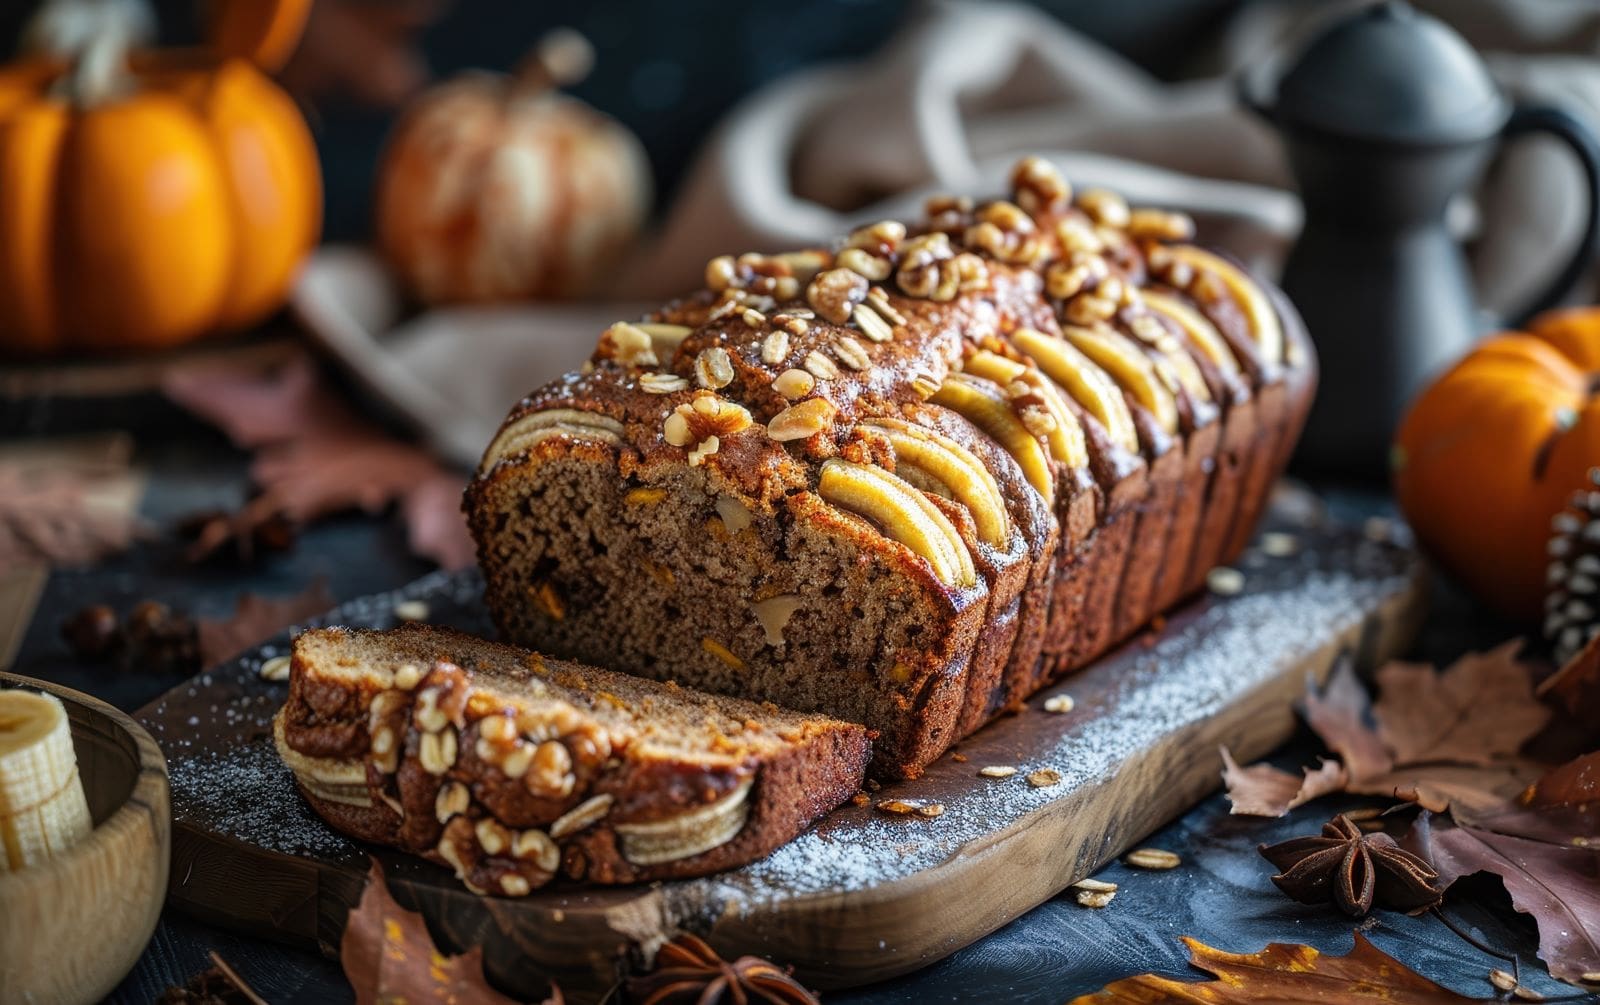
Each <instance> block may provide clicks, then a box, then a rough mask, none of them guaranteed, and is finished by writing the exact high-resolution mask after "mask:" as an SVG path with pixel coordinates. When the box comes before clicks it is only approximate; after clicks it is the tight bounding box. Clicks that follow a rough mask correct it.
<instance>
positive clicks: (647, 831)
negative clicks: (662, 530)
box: [273, 626, 869, 896]
mask: <svg viewBox="0 0 1600 1005" xmlns="http://www.w3.org/2000/svg"><path fill="white" fill-rule="evenodd" d="M273 726H274V734H275V737H274V738H275V740H276V743H277V747H278V752H279V754H280V756H281V757H282V758H283V760H284V762H285V763H286V764H287V765H288V766H289V768H290V769H291V770H292V771H293V772H294V774H295V777H296V780H297V781H298V783H299V785H300V789H301V791H302V792H303V793H304V795H305V797H306V799H307V800H308V801H309V802H310V803H311V805H312V807H313V808H314V809H315V810H316V811H317V812H318V813H319V814H320V815H321V816H322V817H324V818H325V819H326V820H328V821H329V822H330V823H332V824H333V825H334V826H335V827H337V828H339V829H340V830H342V831H344V832H346V833H348V834H350V835H352V836H354V837H357V838H360V839H362V840H366V841H376V842H380V843H383V844H390V845H394V846H395V847H398V848H403V849H405V850H407V851H411V852H415V853H417V854H420V855H423V856H425V857H427V858H430V859H432V860H434V861H436V862H439V863H441V864H444V865H449V866H451V867H452V868H454V869H455V870H456V874H457V875H458V876H459V877H460V878H461V880H462V881H463V882H465V883H466V885H467V886H468V887H470V888H472V889H473V890H475V891H477V892H485V891H488V892H492V893H498V894H504V895H509V896H521V895H524V894H526V893H528V892H529V891H531V890H532V889H534V888H536V887H539V886H542V885H543V884H544V883H546V882H548V881H549V880H550V879H551V878H552V877H553V876H555V875H557V874H558V873H559V874H564V875H566V876H568V877H570V878H573V879H585V880H588V881H591V882H597V883H631V882H636V881H640V880H651V879H667V878H671V877H681V876H698V875H702V874H704V873H709V872H716V871H718V870H721V869H727V868H730V867H732V866H736V865H742V864H744V863H746V862H750V861H753V860H755V859H757V858H760V857H762V856H763V855H766V854H767V853H768V852H770V851H772V850H773V849H774V848H776V847H778V846H779V845H781V844H783V843H785V842H787V841H789V840H791V839H792V838H794V837H795V835H797V834H799V833H800V831H802V830H803V829H805V827H806V826H807V825H809V824H810V823H811V821H813V820H815V819H816V818H817V817H819V816H821V815H822V814H823V813H826V812H827V811H828V810H830V809H832V808H834V807H835V806H837V805H839V804H840V803H842V802H844V801H845V800H846V799H848V798H850V796H851V795H852V794H854V793H855V792H856V791H857V790H858V789H859V788H860V785H861V782H862V778H863V775H864V772H865V770H866V765H867V759H868V756H869V753H868V739H867V735H866V731H865V730H864V729H862V728H861V727H860V726H856V725H851V724H847V723H842V722H834V721H831V720H828V719H824V718H822V717H820V716H813V715H801V714H798V713H793V712H783V711H780V710H778V709H776V708H774V707H772V706H771V705H757V704H755V703H754V702H748V701H741V700H739V699H735V698H714V697H712V696H710V695H705V694H697V693H695V692H692V691H687V690H684V689H682V688H679V687H677V686H676V685H673V684H660V683H656V682H654V681H648V680H642V679H640V678H637V677H630V676H627V675H624V674H617V673H611V672H608V671H605V670H597V669H594V668H592V667H586V666H579V665H576V664H571V663H562V662H558V661H556V660H546V659H543V658H542V657H540V656H537V655H535V654H533V653H529V652H525V651H523V650H520V649H514V648H512V647H510V646H503V645H498V644H495V643H492V642H485V641H482V640H480V639H475V638H472V637H471V636H467V635H463V634H461V633H459V632H454V631H449V630H446V629H439V628H428V627H423V626H403V627H400V628H395V629H392V630H389V631H355V630H350V629H343V628H322V629H313V630H311V631H307V632H305V633H303V634H301V635H300V637H299V638H297V639H296V640H295V643H294V655H293V657H292V662H291V669H290V677H289V698H288V701H287V702H286V703H285V705H284V707H283V709H282V711H280V712H279V713H278V716H277V718H276V719H275V720H274V723H273Z"/></svg>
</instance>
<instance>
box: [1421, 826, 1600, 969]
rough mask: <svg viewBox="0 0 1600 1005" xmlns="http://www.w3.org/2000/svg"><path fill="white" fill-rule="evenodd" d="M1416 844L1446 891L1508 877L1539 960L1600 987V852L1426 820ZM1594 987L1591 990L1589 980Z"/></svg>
mask: <svg viewBox="0 0 1600 1005" xmlns="http://www.w3.org/2000/svg"><path fill="white" fill-rule="evenodd" d="M1407 843H1408V844H1410V845H1411V846H1412V848H1413V849H1414V850H1416V851H1417V852H1418V854H1420V855H1422V856H1423V857H1424V858H1426V859H1427V860H1428V861H1429V862H1431V863H1432V864H1433V867H1434V869H1435V870H1436V871H1437V872H1438V873H1439V876H1440V878H1441V879H1442V880H1443V881H1444V882H1445V883H1453V882H1454V881H1455V880H1457V879H1459V878H1461V877H1462V876H1470V875H1472V874H1473V873H1476V872H1489V873H1493V874H1494V875H1496V876H1499V877H1500V880H1501V882H1503V883H1504V884H1505V887H1506V892H1507V893H1509V894H1510V895H1511V903H1512V905H1513V906H1514V907H1515V908H1516V909H1517V910H1518V911H1521V912H1522V913H1524V914H1530V915H1532V916H1533V920H1534V922H1535V924H1536V925H1537V926H1538V928H1539V958H1540V959H1542V960H1544V962H1545V965H1546V966H1547V967H1549V969H1550V975H1551V976H1552V977H1555V978H1557V979H1558V980H1563V981H1569V982H1571V983H1574V984H1578V983H1587V984H1588V985H1589V986H1594V985H1596V984H1600V979H1596V977H1595V975H1597V974H1600V849H1596V848H1574V847H1571V846H1568V847H1562V846H1560V845H1555V844H1549V843H1546V842H1543V841H1532V840H1528V839H1527V838H1521V837H1513V836H1511V835H1508V834H1496V833H1493V832H1491V831H1486V830H1480V829H1478V828H1476V827H1458V826H1454V825H1452V824H1450V823H1448V822H1443V823H1441V824H1439V825H1438V826H1437V827H1435V826H1433V824H1432V823H1431V822H1430V821H1429V820H1428V818H1427V816H1426V815H1425V814H1424V815H1423V816H1422V817H1421V818H1419V819H1418V821H1417V823H1416V824H1415V825H1414V826H1413V828H1412V833H1411V835H1410V836H1409V838H1408V841H1407ZM1585 977H1587V978H1589V980H1588V981H1587V982H1585V980H1584V978H1585Z"/></svg>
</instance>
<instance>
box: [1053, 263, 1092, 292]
mask: <svg viewBox="0 0 1600 1005" xmlns="http://www.w3.org/2000/svg"><path fill="white" fill-rule="evenodd" d="M1092 278H1093V277H1092V276H1090V274H1089V267H1088V266H1087V265H1084V264H1081V263H1079V264H1076V265H1074V264H1071V263H1068V262H1052V263H1051V264H1050V267H1049V268H1048V269H1046V270H1045V273H1044V291H1045V292H1046V293H1048V294H1049V295H1050V296H1052V297H1055V298H1056V299H1058V300H1070V299H1072V298H1073V297H1075V296H1077V295H1078V294H1079V293H1081V292H1083V288H1084V287H1085V286H1088V285H1089V280H1090V279H1092Z"/></svg>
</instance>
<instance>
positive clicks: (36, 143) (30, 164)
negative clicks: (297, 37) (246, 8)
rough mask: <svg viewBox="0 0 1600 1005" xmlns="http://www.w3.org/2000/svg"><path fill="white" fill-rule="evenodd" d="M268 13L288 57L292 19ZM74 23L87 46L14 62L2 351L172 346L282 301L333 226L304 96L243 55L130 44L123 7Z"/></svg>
mask: <svg viewBox="0 0 1600 1005" xmlns="http://www.w3.org/2000/svg"><path fill="white" fill-rule="evenodd" d="M296 3H298V4H300V6H302V7H303V6H304V2H303V0H284V3H282V4H280V5H279V6H280V7H281V8H282V10H283V11H285V12H286V13H285V16H286V17H288V15H289V14H293V10H292V8H293V7H294V6H295V5H296ZM235 5H236V6H237V5H240V4H238V3H237V0H236V3H235ZM53 6H55V4H54V3H53V4H52V5H50V6H47V8H46V13H50V11H51V8H52V7H53ZM260 6H261V7H263V8H265V7H269V6H272V5H271V4H269V3H265V2H263V3H262V4H261V5H260ZM91 9H94V10H100V11H113V12H114V11H115V9H116V7H115V5H87V6H85V7H82V8H80V9H79V10H78V11H77V12H75V14H74V16H76V17H79V18H84V17H88V16H91V15H90V14H86V13H85V11H90V10H91ZM289 20H290V21H294V19H293V18H292V17H291V18H289ZM300 20H302V21H303V11H302V12H301V13H300ZM296 23H298V22H296ZM259 27H260V28H261V30H263V31H264V32H266V33H267V34H266V35H265V36H263V39H262V43H263V45H265V46H266V48H267V49H269V50H271V52H272V53H273V54H280V55H281V52H282V50H283V49H284V46H285V43H284V42H283V36H284V33H285V32H286V31H287V30H288V29H287V28H285V26H284V25H283V24H282V23H280V22H273V21H272V19H270V18H262V19H260V21H259ZM46 35H47V37H48V35H49V33H48V32H46ZM58 37H66V38H76V39H79V40H80V41H79V43H77V44H78V48H77V50H76V51H73V52H71V53H69V54H67V56H66V58H61V57H60V56H38V57H30V58H25V59H23V60H20V61H18V62H15V63H12V64H9V65H6V66H0V351H10V352H14V353H23V354H32V355H43V354H50V353H59V352H65V351H73V350H139V349H156V348H162V347H166V346H171V345H176V344H179V343H182V342H187V341H189V340H191V339H194V338H198V337H200V336H202V335H206V334H208V333H211V332H215V331H224V330H229V329H236V328H240V327H244V326H246V325H249V324H251V323H253V322H255V321H258V320H260V319H261V318H263V317H265V316H266V315H267V314H270V313H271V312H272V311H274V310H276V309H277V308H278V307H279V306H280V305H281V304H282V303H283V300H284V298H285V296H286V295H287V293H288V289H289V285H290V283H291V282H292V280H293V278H294V275H295V272H296V270H297V269H298V267H299V265H300V262H301V260H302V259H303V258H304V256H305V255H306V253H307V252H308V251H309V250H310V248H311V246H312V244H313V243H314V242H315V240H316V238H317V234H318V231H319V230H320V229H321V215H322V191H321V177H320V174H319V170H318V165H317V157H316V150H315V147H314V146H313V144H312V141H311V136H310V133H309V132H308V130H307V129H306V125H305V121H304V120H303V119H302V117H301V115H300V112H299V109H298V108H296V107H295V104H294V102H293V101H292V100H291V99H290V98H289V97H288V95H286V94H284V93H283V91H282V90H280V89H279V88H278V87H277V85H275V84H273V83H272V81H271V80H269V79H268V78H267V77H266V76H265V75H264V74H263V73H262V72H261V71H260V70H259V69H257V68H256V67H255V66H253V65H251V64H250V63H249V62H246V61H245V60H243V59H234V58H217V57H216V56H214V55H212V54H209V53H204V52H189V53H185V52H171V51H153V52H137V53H134V54H133V55H132V56H131V57H130V56H129V54H128V39H129V37H130V35H129V33H128V30H127V29H126V27H125V26H122V25H118V24H117V23H116V22H115V20H114V19H110V20H107V21H106V22H105V23H104V24H101V25H97V26H95V27H93V28H91V29H84V28H82V27H81V26H79V27H73V28H70V29H68V30H67V31H65V32H62V33H58ZM267 43H270V45H268V44H267ZM229 44H230V46H231V47H234V48H237V49H239V50H241V51H249V50H250V49H251V47H250V45H249V44H248V42H247V41H246V40H245V39H244V36H243V33H242V32H240V31H237V30H235V31H234V33H233V35H232V41H231V42H230V43H229Z"/></svg>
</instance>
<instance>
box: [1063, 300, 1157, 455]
mask: <svg viewBox="0 0 1600 1005" xmlns="http://www.w3.org/2000/svg"><path fill="white" fill-rule="evenodd" d="M1061 333H1062V334H1063V335H1065V336H1066V337H1067V341H1069V342H1071V343H1072V344H1073V345H1075V346H1077V347H1078V348H1079V349H1080V350H1082V351H1083V354H1084V355H1085V356H1088V357H1089V358H1090V359H1092V360H1094V361H1095V363H1097V364H1099V365H1100V367H1101V368H1103V369H1104V370H1105V371H1106V372H1107V373H1109V374H1111V376H1112V377H1114V378H1116V381H1117V383H1118V384H1121V385H1122V387H1123V389H1124V390H1125V391H1127V392H1128V393H1129V394H1131V395H1133V400H1134V401H1137V402H1138V403H1139V404H1141V405H1143V406H1144V407H1145V408H1147V409H1149V410H1150V414H1151V415H1154V416H1155V417H1156V422H1157V423H1159V424H1160V426H1161V428H1162V429H1165V430H1166V431H1167V432H1168V433H1172V434H1176V433H1177V432H1178V403H1177V401H1175V400H1174V399H1173V397H1172V392H1171V391H1169V390H1167V385H1166V384H1164V383H1162V381H1161V375H1160V374H1158V373H1156V367H1155V362H1154V361H1153V360H1151V359H1150V357H1149V356H1146V355H1145V354H1144V352H1143V350H1141V349H1140V348H1139V347H1138V346H1136V345H1134V344H1133V342H1132V341H1131V340H1130V339H1129V338H1128V337H1127V336H1126V335H1124V334H1122V333H1121V332H1119V331H1114V330H1112V329H1110V328H1094V329H1090V328H1077V327H1073V326H1070V325H1069V326H1066V327H1063V328H1062V329H1061Z"/></svg>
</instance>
